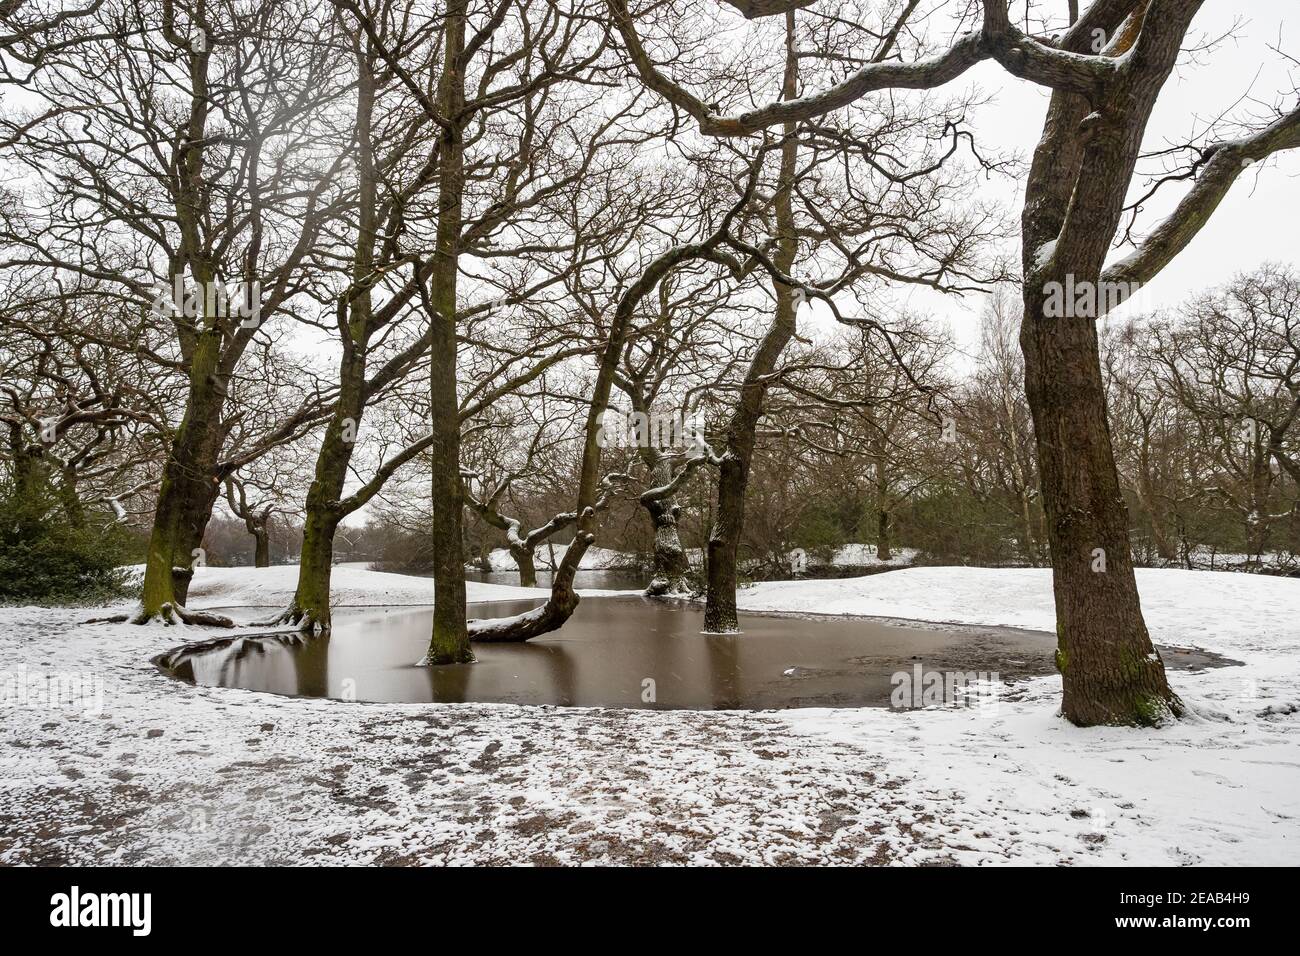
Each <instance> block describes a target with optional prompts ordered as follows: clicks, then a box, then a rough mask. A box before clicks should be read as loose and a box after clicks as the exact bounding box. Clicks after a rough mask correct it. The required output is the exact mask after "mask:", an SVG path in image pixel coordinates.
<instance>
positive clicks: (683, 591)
mask: <svg viewBox="0 0 1300 956" xmlns="http://www.w3.org/2000/svg"><path fill="white" fill-rule="evenodd" d="M642 593H643V594H644V595H645V596H646V597H690V596H691V595H693V594H694V593H695V589H694V588H693V587H692V586H691V582H690V580H689V579H688V578H686V577H685V576H682V577H676V578H670V577H667V576H660V575H656V576H655V577H654V579H653V580H651V582H650V583H649V584H647V585H646V589H645V590H644V591H643V592H642Z"/></svg>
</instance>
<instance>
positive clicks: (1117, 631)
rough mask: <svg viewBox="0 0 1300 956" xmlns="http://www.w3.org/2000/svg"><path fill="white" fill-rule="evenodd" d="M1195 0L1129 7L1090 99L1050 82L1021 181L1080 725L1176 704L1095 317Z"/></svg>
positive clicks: (1047, 460)
mask: <svg viewBox="0 0 1300 956" xmlns="http://www.w3.org/2000/svg"><path fill="white" fill-rule="evenodd" d="M1195 6H1196V5H1195V4H1183V5H1181V7H1178V8H1176V9H1175V10H1173V11H1171V12H1170V13H1169V14H1168V15H1166V16H1164V17H1162V18H1159V19H1157V18H1151V17H1145V18H1144V14H1145V12H1146V10H1145V7H1143V8H1141V9H1140V10H1137V11H1135V12H1134V15H1133V16H1132V17H1131V18H1130V19H1129V21H1128V23H1127V24H1126V25H1125V26H1126V28H1125V29H1122V30H1120V32H1119V34H1118V36H1117V39H1116V40H1115V41H1114V43H1113V44H1112V46H1111V47H1110V48H1108V49H1109V51H1110V52H1111V53H1112V54H1113V55H1115V56H1124V55H1127V57H1128V59H1127V60H1126V63H1127V67H1126V69H1125V70H1124V72H1123V74H1122V78H1121V79H1118V80H1116V81H1115V84H1116V85H1114V86H1111V87H1105V88H1102V89H1101V90H1100V91H1094V92H1093V93H1091V94H1089V95H1090V96H1091V97H1092V98H1093V99H1095V100H1096V102H1092V101H1090V99H1089V97H1088V96H1084V95H1082V94H1080V93H1075V92H1063V91H1062V90H1057V91H1056V92H1054V93H1053V95H1052V99H1051V104H1050V106H1049V107H1048V114H1047V118H1046V120H1045V122H1044V128H1043V135H1042V138H1041V139H1040V141H1039V144H1038V147H1037V148H1036V150H1035V153H1034V159H1033V163H1032V164H1031V167H1030V171H1029V177H1028V180H1027V182H1026V187H1025V201H1024V212H1023V215H1022V220H1021V234H1022V242H1023V252H1022V269H1023V273H1024V276H1025V282H1024V289H1023V297H1024V315H1023V318H1022V323H1021V330H1020V345H1021V350H1022V351H1023V353H1024V356H1025V389H1026V395H1027V398H1028V401H1029V407H1030V411H1031V413H1032V415H1033V420H1034V440H1035V444H1036V447H1037V451H1038V462H1039V482H1040V487H1041V490H1042V495H1043V511H1044V516H1045V521H1046V526H1047V540H1048V544H1049V550H1050V553H1051V561H1052V586H1053V592H1054V594H1055V598H1056V620H1057V654H1056V663H1057V667H1058V668H1059V669H1060V671H1061V683H1062V690H1063V693H1062V700H1061V712H1062V714H1063V715H1064V716H1065V717H1066V718H1067V719H1068V720H1070V721H1071V722H1073V723H1075V724H1077V725H1080V726H1093V725H1097V724H1110V725H1134V724H1137V725H1152V724H1158V723H1161V722H1163V721H1164V720H1166V719H1168V718H1169V717H1170V716H1171V715H1176V714H1178V713H1180V712H1181V703H1180V702H1179V700H1178V698H1177V697H1176V696H1175V695H1174V694H1173V692H1172V691H1171V690H1170V688H1169V684H1168V682H1167V680H1166V677H1165V669H1164V664H1163V663H1162V662H1161V660H1160V655H1159V654H1157V653H1156V650H1155V647H1154V645H1153V644H1152V643H1151V638H1150V635H1149V634H1148V633H1147V628H1146V622H1145V621H1144V620H1143V617H1142V608H1141V602H1140V599H1139V596H1138V590H1137V581H1136V578H1135V577H1134V574H1133V562H1132V555H1131V551H1130V544H1129V536H1128V511H1127V508H1126V507H1125V504H1124V498H1123V495H1122V492H1121V486H1120V481H1119V474H1118V471H1117V469H1116V466H1115V457H1114V451H1113V447H1112V444H1111V438H1110V425H1109V421H1108V419H1107V408H1106V392H1105V383H1104V379H1103V376H1102V371H1101V358H1100V354H1099V347H1098V338H1097V328H1096V322H1097V319H1098V318H1099V315H1100V314H1101V312H1100V310H1101V309H1102V300H1103V293H1104V291H1105V290H1104V288H1103V287H1102V285H1101V277H1102V270H1103V267H1104V264H1105V259H1106V255H1107V253H1108V251H1109V248H1110V244H1111V241H1112V238H1113V237H1114V235H1115V232H1116V230H1117V228H1118V226H1119V222H1120V218H1121V216H1122V215H1123V209H1124V201H1125V198H1126V195H1127V192H1128V186H1129V184H1130V182H1131V181H1132V177H1133V171H1134V168H1135V166H1136V163H1137V158H1138V155H1139V153H1140V152H1141V147H1142V137H1143V134H1144V132H1145V129H1146V124H1147V120H1148V119H1149V117H1150V115H1151V110H1152V108H1153V106H1154V104H1155V101H1156V97H1157V96H1158V95H1159V92H1160V89H1161V88H1162V86H1163V85H1164V82H1165V80H1166V79H1167V78H1168V76H1169V73H1170V71H1171V70H1172V69H1173V65H1174V63H1175V62H1176V59H1177V56H1178V51H1179V47H1180V45H1181V39H1182V37H1183V36H1184V35H1185V33H1186V29H1187V26H1188V23H1189V22H1190V20H1191V16H1192V15H1193V14H1194V12H1195ZM989 9H990V8H989V7H988V6H987V5H986V11H987V10H989ZM1003 18H1004V19H1005V12H1004V13H1003ZM1153 20H1155V21H1156V22H1152V21H1153ZM1114 26H1116V27H1119V26H1120V24H1115V25H1114ZM1139 32H1140V37H1139ZM1004 65H1005V64H1004ZM1067 286H1072V287H1074V288H1076V289H1084V290H1086V289H1088V288H1089V287H1090V288H1091V290H1092V292H1093V306H1092V308H1091V309H1089V308H1087V306H1086V302H1085V303H1084V307H1083V308H1080V307H1079V303H1078V302H1077V300H1076V302H1075V303H1074V307H1073V308H1066V309H1064V310H1062V309H1060V308H1050V309H1049V307H1048V303H1049V299H1050V295H1051V291H1052V290H1053V288H1055V290H1056V291H1057V293H1058V304H1060V303H1059V292H1060V289H1061V288H1062V287H1067ZM1062 312H1064V314H1062Z"/></svg>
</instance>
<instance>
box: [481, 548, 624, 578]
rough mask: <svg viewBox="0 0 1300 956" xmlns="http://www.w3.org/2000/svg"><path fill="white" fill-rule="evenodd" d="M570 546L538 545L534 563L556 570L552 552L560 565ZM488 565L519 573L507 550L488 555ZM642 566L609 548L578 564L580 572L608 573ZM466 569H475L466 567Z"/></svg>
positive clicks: (593, 552)
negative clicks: (552, 563)
mask: <svg viewBox="0 0 1300 956" xmlns="http://www.w3.org/2000/svg"><path fill="white" fill-rule="evenodd" d="M568 547H569V546H568V545H566V544H557V545H549V546H548V545H545V544H541V545H538V547H537V550H536V551H535V552H534V553H533V562H534V563H535V564H536V565H537V569H538V570H539V571H550V570H554V569H553V568H552V566H551V552H552V551H554V553H555V563H556V564H559V563H560V562H561V561H562V560H564V552H565V551H566V550H568ZM487 557H488V563H489V565H490V566H491V568H492V570H493V571H518V570H519V566H518V565H517V564H515V559H514V558H513V557H511V555H510V552H509V551H508V550H507V549H505V548H494V549H493V550H492V551H490V552H489V553H488V556H487ZM639 564H640V562H639V560H638V558H637V556H636V555H635V554H625V553H623V552H621V551H611V550H610V549H609V548H596V547H592V548H588V549H587V553H586V554H584V555H583V556H582V561H581V562H579V564H578V569H579V570H580V571H608V570H611V569H617V568H635V567H638V566H639ZM466 567H474V566H473V565H466Z"/></svg>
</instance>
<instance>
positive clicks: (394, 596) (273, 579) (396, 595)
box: [186, 564, 550, 609]
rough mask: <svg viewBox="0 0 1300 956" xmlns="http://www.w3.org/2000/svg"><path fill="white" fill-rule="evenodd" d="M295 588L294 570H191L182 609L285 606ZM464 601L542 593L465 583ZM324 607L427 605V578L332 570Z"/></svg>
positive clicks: (429, 591) (515, 598)
mask: <svg viewBox="0 0 1300 956" xmlns="http://www.w3.org/2000/svg"><path fill="white" fill-rule="evenodd" d="M297 587H298V566H297V565H295V564H281V565H276V566H275V567H270V568H212V567H201V568H197V569H195V572H194V579H193V581H192V582H191V583H190V593H189V597H188V599H187V600H186V604H187V605H188V606H190V607H193V608H196V609H198V608H232V607H285V606H286V605H287V604H288V603H289V601H290V599H292V598H293V593H294V591H295V590H296V589H297ZM465 591H466V594H465V597H466V600H468V601H469V602H470V603H471V604H480V603H482V602H484V601H518V600H527V599H530V598H545V597H546V596H547V595H548V594H550V591H549V590H547V589H545V588H520V587H512V586H510V585H505V584H482V583H480V582H478V581H469V582H467V583H466V585H465ZM330 603H331V604H332V605H333V606H334V607H376V606H380V605H385V606H389V607H391V606H394V605H400V606H408V605H429V604H432V603H433V578H423V577H416V576H414V575H410V574H390V573H388V572H386V571H367V570H366V569H365V568H358V567H346V566H337V567H335V568H334V569H333V571H332V572H331V573H330Z"/></svg>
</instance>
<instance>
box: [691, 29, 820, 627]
mask: <svg viewBox="0 0 1300 956" xmlns="http://www.w3.org/2000/svg"><path fill="white" fill-rule="evenodd" d="M797 76H798V58H797V55H796V51H795V49H794V14H793V13H788V14H786V65H785V77H784V83H783V87H782V95H783V96H784V97H785V98H786V99H792V98H794V96H795V95H796V94H797V90H796V80H797ZM784 133H785V136H786V140H785V142H784V143H783V144H782V146H781V171H780V181H779V183H778V185H777V190H776V195H775V197H774V200H773V205H774V208H775V215H776V252H775V255H774V256H773V263H774V264H775V265H776V267H777V268H778V269H779V270H780V271H781V273H782V274H784V275H787V276H788V275H790V271H791V268H792V267H793V265H794V261H795V256H796V254H797V252H798V249H799V239H798V235H797V233H796V231H795V221H794V206H793V201H792V194H793V192H794V177H795V166H796V162H797V161H798V155H799V146H798V142H797V140H796V139H795V124H793V123H786V124H785V126H784ZM772 293H773V296H774V297H775V299H776V311H775V313H774V315H773V318H772V324H771V326H769V327H768V330H767V332H766V334H765V335H764V336H763V340H762V342H761V343H760V344H759V347H758V351H757V352H756V353H755V354H754V358H753V361H752V362H751V363H750V366H749V369H748V371H747V372H746V374H745V380H744V382H743V383H742V384H741V387H740V395H739V398H738V399H737V403H736V410H735V411H734V412H733V413H732V416H731V421H730V422H729V423H728V425H727V434H726V442H725V450H724V451H723V453H722V460H721V463H720V464H719V466H718V509H717V513H716V514H715V516H714V520H713V527H712V528H711V529H710V531H709V543H708V549H707V550H708V562H707V578H706V584H705V597H704V630H705V632H707V633H710V634H728V633H734V632H735V631H737V630H739V629H740V624H739V620H738V618H737V617H736V578H737V560H738V559H737V552H738V550H739V548H740V533H741V530H742V529H743V527H744V523H745V491H746V488H747V486H748V485H749V468H750V464H751V462H752V461H753V457H754V441H755V432H756V431H757V428H758V422H759V419H760V418H761V417H762V415H763V399H764V398H765V396H766V395H767V376H768V375H770V374H771V372H772V370H773V369H775V368H776V363H777V361H778V360H779V359H780V357H781V352H782V351H783V350H784V349H785V346H786V344H787V343H788V342H789V341H790V339H791V337H793V335H794V332H795V317H796V305H795V300H794V290H793V289H791V288H790V287H789V286H786V285H783V284H781V283H780V282H775V281H774V282H773V283H772Z"/></svg>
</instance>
